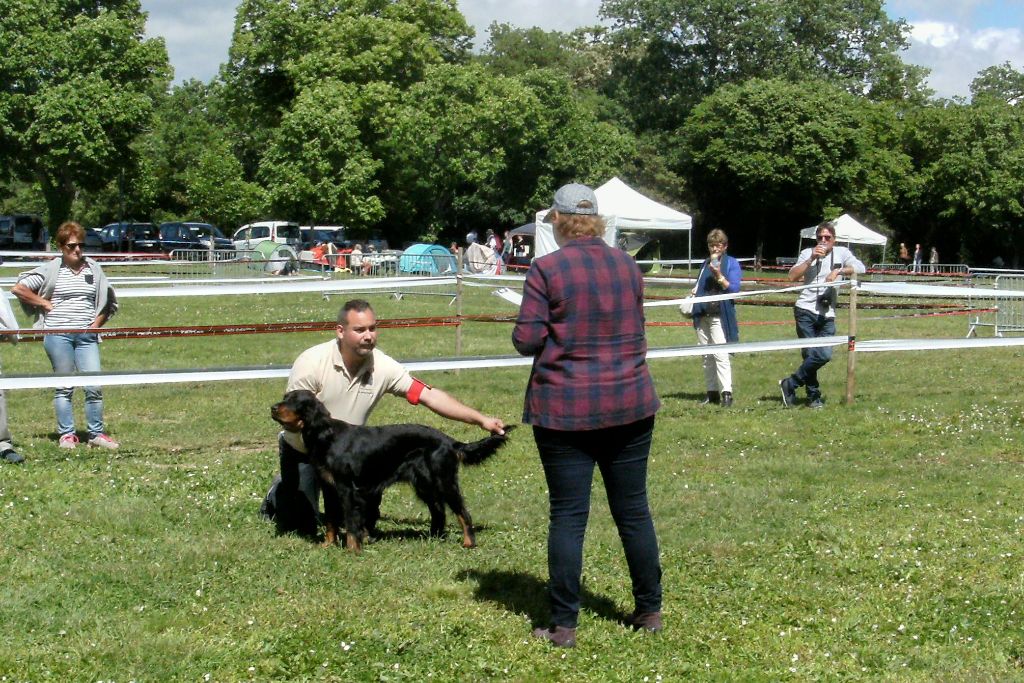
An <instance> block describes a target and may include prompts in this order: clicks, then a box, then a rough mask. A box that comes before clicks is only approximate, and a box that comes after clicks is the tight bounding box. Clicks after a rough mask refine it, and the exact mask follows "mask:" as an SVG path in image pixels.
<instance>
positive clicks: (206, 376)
mask: <svg viewBox="0 0 1024 683" xmlns="http://www.w3.org/2000/svg"><path fill="white" fill-rule="evenodd" d="M846 341H847V339H846V337H840V336H834V337H816V338H813V339H785V340H781V341H769V342H744V343H737V344H720V345H716V344H711V345H709V346H680V347H673V348H664V349H652V350H650V351H648V353H647V357H648V358H650V359H661V358H681V357H685V356H705V355H708V354H710V353H715V352H717V351H720V350H723V349H727V350H728V351H729V352H730V353H750V352H755V351H784V350H790V349H801V348H810V347H816V346H836V345H839V344H845V343H846ZM532 364H533V358H531V357H524V356H488V357H482V358H443V359H438V360H425V361H408V362H404V363H403V365H404V366H405V368H406V369H407V370H409V372H411V373H417V372H432V371H436V370H476V369H482V368H487V369H491V368H509V367H521V366H527V365H532ZM290 369H291V368H290V366H270V367H259V368H224V369H220V370H203V369H184V370H163V371H158V370H150V371H145V372H122V373H105V372H100V373H83V374H76V375H21V376H17V375H15V376H7V377H0V389H2V390H7V389H47V388H56V387H84V386H115V385H120V386H124V385H133V384H177V383H183V382H220V381H226V380H251V379H279V378H282V379H283V378H287V377H288V373H289V371H290Z"/></svg>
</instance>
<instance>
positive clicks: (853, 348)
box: [846, 273, 857, 406]
mask: <svg viewBox="0 0 1024 683" xmlns="http://www.w3.org/2000/svg"><path fill="white" fill-rule="evenodd" d="M856 368H857V274H856V273H854V274H853V276H852V277H851V278H850V331H849V333H848V337H847V342H846V405H848V406H849V405H853V394H854V392H855V390H856V387H857V377H856V374H855V370H856Z"/></svg>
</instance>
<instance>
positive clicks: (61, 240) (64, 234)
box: [54, 221, 85, 247]
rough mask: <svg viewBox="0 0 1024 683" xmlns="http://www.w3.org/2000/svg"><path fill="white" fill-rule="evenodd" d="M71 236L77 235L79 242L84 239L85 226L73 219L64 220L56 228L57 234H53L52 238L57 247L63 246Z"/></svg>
mask: <svg viewBox="0 0 1024 683" xmlns="http://www.w3.org/2000/svg"><path fill="white" fill-rule="evenodd" d="M72 237H77V238H78V241H79V242H84V241H85V228H83V227H82V226H81V225H79V224H78V223H76V222H74V221H64V222H63V223H61V224H60V227H59V228H57V234H56V235H55V236H54V240H55V241H56V242H57V246H58V247H63V246H64V245H65V244H67V243H68V242H70V241H71V238H72Z"/></svg>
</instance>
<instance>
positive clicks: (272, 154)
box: [260, 82, 384, 229]
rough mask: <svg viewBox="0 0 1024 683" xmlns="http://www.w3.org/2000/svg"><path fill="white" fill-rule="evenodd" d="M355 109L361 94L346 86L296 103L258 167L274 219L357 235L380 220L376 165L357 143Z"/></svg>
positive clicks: (327, 87)
mask: <svg viewBox="0 0 1024 683" xmlns="http://www.w3.org/2000/svg"><path fill="white" fill-rule="evenodd" d="M359 106H360V97H359V88H358V87H357V86H355V85H353V84H347V83H338V82H327V83H325V84H323V85H322V86H320V87H317V88H307V89H305V90H303V91H302V93H301V94H300V95H299V96H298V98H296V100H295V102H294V103H293V105H292V109H291V111H289V112H288V113H287V114H285V116H284V119H283V120H282V121H281V125H280V126H278V127H277V128H276V129H275V131H274V134H273V136H272V138H271V145H270V148H269V149H268V150H267V152H266V154H265V155H264V156H263V161H262V163H261V166H260V177H261V179H262V180H263V181H264V183H265V186H266V188H267V194H268V195H269V200H270V205H271V207H272V209H273V210H274V211H275V212H276V213H279V214H281V215H284V216H289V217H292V218H294V219H298V220H303V221H304V222H305V221H308V222H310V223H342V224H344V225H348V226H350V227H353V228H356V229H359V228H364V227H368V226H369V225H372V224H374V223H376V222H377V221H379V220H380V219H381V218H382V217H383V215H384V212H383V209H382V206H381V201H380V198H379V197H377V195H376V191H377V179H376V172H377V170H378V168H379V167H380V162H379V161H377V160H376V159H374V158H373V156H372V155H371V154H370V152H369V150H368V149H367V148H366V146H365V145H364V144H363V142H362V140H361V133H360V129H359V116H358V115H357V114H356V113H355V111H356V110H357V109H358V107H359Z"/></svg>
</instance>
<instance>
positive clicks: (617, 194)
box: [594, 177, 693, 230]
mask: <svg viewBox="0 0 1024 683" xmlns="http://www.w3.org/2000/svg"><path fill="white" fill-rule="evenodd" d="M594 194H595V195H597V209H598V211H600V213H601V215H602V216H604V218H605V220H607V221H608V222H609V223H612V224H614V225H615V227H616V228H618V229H620V230H622V229H627V230H629V229H632V230H637V229H643V230H689V229H691V228H692V227H693V219H692V218H690V217H689V216H687V215H686V214H685V213H683V212H682V211H676V210H675V209H673V208H670V207H668V206H665V205H664V204H659V203H658V202H656V201H654V200H653V199H651V198H650V197H647V196H644V195H642V194H640V193H639V192H637V191H636V190H634V189H633V188H632V187H630V186H629V185H627V184H626V183H624V182H622V181H621V180H619V179H618V178H617V177H616V178H612V179H611V180H609V181H608V182H606V183H605V184H604V185H602V186H601V187H599V188H597V189H596V190H594Z"/></svg>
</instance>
